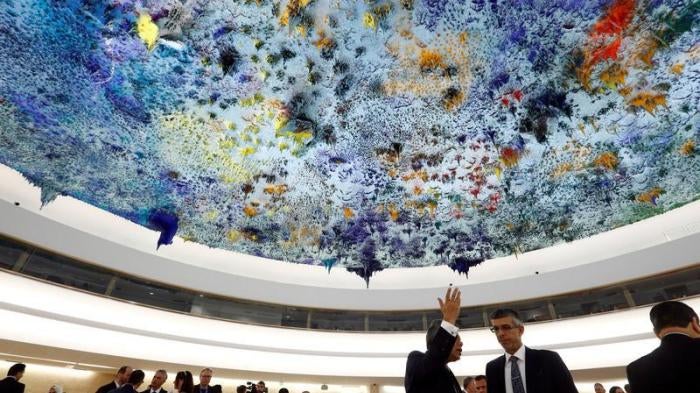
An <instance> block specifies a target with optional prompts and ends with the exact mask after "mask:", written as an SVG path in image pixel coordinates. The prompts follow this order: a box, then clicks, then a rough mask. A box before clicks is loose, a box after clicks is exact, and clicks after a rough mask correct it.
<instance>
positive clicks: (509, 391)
mask: <svg viewBox="0 0 700 393" xmlns="http://www.w3.org/2000/svg"><path fill="white" fill-rule="evenodd" d="M513 356H515V357H517V358H518V369H519V370H520V377H521V378H522V381H523V388H524V389H525V393H527V384H526V383H525V382H526V381H525V346H524V345H521V346H520V349H518V350H517V351H515V353H514V354H512V355H511V354H509V353H508V352H506V372H505V379H506V393H513V383H512V381H511V380H510V358H511V357H513Z"/></svg>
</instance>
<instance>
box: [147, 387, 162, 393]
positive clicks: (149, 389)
mask: <svg viewBox="0 0 700 393" xmlns="http://www.w3.org/2000/svg"><path fill="white" fill-rule="evenodd" d="M150 391H151V388H150V387H149V388H148V389H146V390H144V391H143V392H141V393H149V392H150ZM157 392H158V393H168V391H167V390H165V389H163V388H160V390H158V391H157Z"/></svg>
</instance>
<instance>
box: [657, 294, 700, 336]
mask: <svg viewBox="0 0 700 393" xmlns="http://www.w3.org/2000/svg"><path fill="white" fill-rule="evenodd" d="M649 319H651V324H652V325H653V326H654V333H656V334H658V333H659V332H660V331H661V330H663V329H665V328H669V327H683V328H684V327H687V326H688V324H689V323H691V322H693V319H698V314H697V313H695V311H694V310H693V309H692V308H690V306H688V305H687V304H685V303H681V302H676V301H668V302H661V303H659V304H657V305H655V306H654V307H652V308H651V311H649Z"/></svg>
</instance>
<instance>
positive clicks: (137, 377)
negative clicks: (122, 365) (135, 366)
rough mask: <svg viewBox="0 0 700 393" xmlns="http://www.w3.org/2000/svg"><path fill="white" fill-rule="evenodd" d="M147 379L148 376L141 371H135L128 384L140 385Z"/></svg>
mask: <svg viewBox="0 0 700 393" xmlns="http://www.w3.org/2000/svg"><path fill="white" fill-rule="evenodd" d="M145 377H146V374H144V373H143V371H141V370H134V371H133V372H132V373H131V375H130V376H129V381H128V383H130V384H132V385H138V384H140V383H142V382H143V379H144V378H145Z"/></svg>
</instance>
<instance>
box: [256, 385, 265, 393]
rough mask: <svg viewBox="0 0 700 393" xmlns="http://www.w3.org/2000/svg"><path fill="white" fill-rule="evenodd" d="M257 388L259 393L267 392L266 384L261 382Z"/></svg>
mask: <svg viewBox="0 0 700 393" xmlns="http://www.w3.org/2000/svg"><path fill="white" fill-rule="evenodd" d="M256 387H257V388H258V392H259V393H262V392H264V391H265V384H264V383H259V382H258V384H257V386H256Z"/></svg>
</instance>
